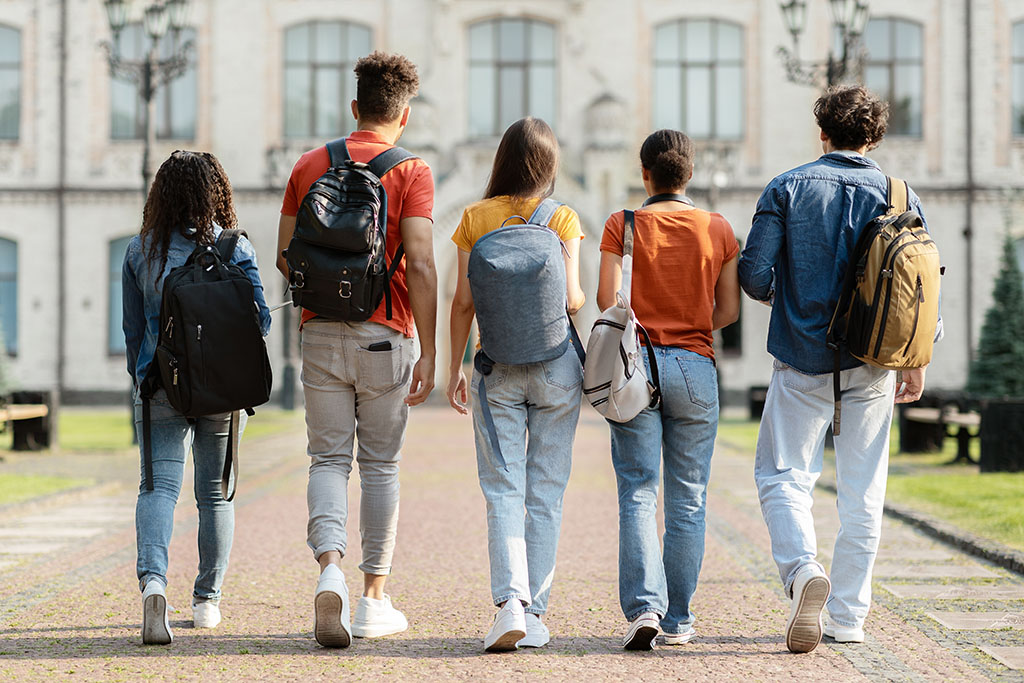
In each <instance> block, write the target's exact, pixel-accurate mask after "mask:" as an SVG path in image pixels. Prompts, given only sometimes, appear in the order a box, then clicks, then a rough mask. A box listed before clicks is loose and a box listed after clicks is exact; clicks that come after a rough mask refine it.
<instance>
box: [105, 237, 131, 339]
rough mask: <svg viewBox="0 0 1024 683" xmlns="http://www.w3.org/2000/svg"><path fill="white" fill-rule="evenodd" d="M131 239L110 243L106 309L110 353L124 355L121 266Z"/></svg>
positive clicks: (125, 238) (124, 238) (126, 238)
mask: <svg viewBox="0 0 1024 683" xmlns="http://www.w3.org/2000/svg"><path fill="white" fill-rule="evenodd" d="M131 239H132V238H131V237H122V238H120V239H116V240H111V241H110V277H109V290H110V294H109V296H108V302H109V307H108V308H107V340H108V350H109V351H110V353H124V352H125V343H124V328H123V327H122V326H121V318H122V311H123V309H122V305H121V266H122V264H123V263H124V253H125V251H127V249H128V242H129V241H131Z"/></svg>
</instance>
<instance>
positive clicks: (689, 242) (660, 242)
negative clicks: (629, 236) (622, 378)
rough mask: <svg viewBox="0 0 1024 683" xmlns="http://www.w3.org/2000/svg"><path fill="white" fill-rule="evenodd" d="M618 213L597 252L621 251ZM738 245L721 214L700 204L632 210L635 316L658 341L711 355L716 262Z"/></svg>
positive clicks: (726, 257)
mask: <svg viewBox="0 0 1024 683" xmlns="http://www.w3.org/2000/svg"><path fill="white" fill-rule="evenodd" d="M622 233H623V213H622V211H619V212H617V213H613V214H612V215H611V216H609V217H608V221H607V222H606V223H605V224H604V235H603V236H602V237H601V251H607V252H609V253H611V254H617V255H619V256H622ZM739 250H740V247H739V244H738V243H737V242H736V235H735V234H733V231H732V226H731V225H729V222H728V221H727V220H725V218H723V217H722V215H721V214H717V213H709V212H707V211H704V210H703V209H690V210H688V211H643V210H641V211H637V212H636V214H635V219H634V227H633V286H632V292H631V293H630V303H631V304H632V306H633V312H634V313H635V314H636V317H637V320H639V321H640V324H641V325H643V326H644V328H645V329H646V330H647V333H648V334H649V335H650V336H651V342H652V343H654V344H656V345H658V346H677V347H681V348H684V349H687V350H689V351H693V352H695V353H699V354H700V355H702V356H706V357H707V358H711V359H712V360H714V358H715V350H714V348H713V347H712V337H711V327H712V326H711V314H712V313H713V312H714V309H715V284H716V283H717V282H718V275H719V273H720V272H721V271H722V264H724V263H727V262H728V261H731V260H732V259H734V258H736V255H737V254H738V253H739Z"/></svg>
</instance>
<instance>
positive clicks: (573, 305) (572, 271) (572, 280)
mask: <svg viewBox="0 0 1024 683" xmlns="http://www.w3.org/2000/svg"><path fill="white" fill-rule="evenodd" d="M580 239H581V238H580V237H574V238H572V239H569V240H565V242H563V244H564V245H565V250H564V251H563V252H562V256H563V257H564V259H565V295H566V298H567V301H568V305H569V313H575V312H576V311H578V310H580V309H581V308H583V304H584V303H585V302H586V301H587V295H586V294H584V293H583V288H582V287H580ZM467 257H468V254H467Z"/></svg>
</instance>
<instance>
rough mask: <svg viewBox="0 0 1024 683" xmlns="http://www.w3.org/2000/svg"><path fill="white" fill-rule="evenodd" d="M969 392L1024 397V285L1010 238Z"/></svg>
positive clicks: (972, 369) (989, 395)
mask: <svg viewBox="0 0 1024 683" xmlns="http://www.w3.org/2000/svg"><path fill="white" fill-rule="evenodd" d="M967 391H969V392H971V393H973V394H978V395H980V396H988V397H1004V396H1014V397H1024V282H1022V278H1021V270H1020V266H1019V264H1018V263H1017V256H1016V254H1015V253H1014V248H1013V242H1012V241H1011V240H1010V238H1009V236H1007V237H1006V239H1005V240H1004V242H1003V257H1002V260H1001V264H1000V269H999V275H998V276H997V277H996V281H995V286H994V287H993V289H992V306H991V307H990V308H989V309H988V311H986V313H985V324H984V325H983V326H982V328H981V341H980V343H979V344H978V352H977V354H976V357H975V359H974V361H973V362H972V363H971V372H970V376H969V378H968V382H967Z"/></svg>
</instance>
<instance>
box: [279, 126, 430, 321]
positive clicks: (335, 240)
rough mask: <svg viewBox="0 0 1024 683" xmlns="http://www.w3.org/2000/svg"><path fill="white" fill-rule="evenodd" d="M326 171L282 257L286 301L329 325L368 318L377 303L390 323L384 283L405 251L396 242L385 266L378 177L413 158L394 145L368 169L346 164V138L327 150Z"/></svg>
mask: <svg viewBox="0 0 1024 683" xmlns="http://www.w3.org/2000/svg"><path fill="white" fill-rule="evenodd" d="M327 153H328V155H329V156H330V160H331V162H330V163H331V167H330V168H329V169H327V172H326V173H324V174H323V175H322V176H320V178H318V179H317V180H316V182H314V183H313V184H312V185H311V186H310V188H309V191H308V192H307V193H306V196H305V197H303V198H302V204H300V205H299V212H298V215H297V216H296V218H295V232H294V234H293V235H292V240H291V242H290V243H289V245H288V249H287V250H286V251H285V260H286V261H287V263H288V272H289V277H288V281H289V289H290V290H291V293H292V303H293V304H294V305H295V306H301V307H303V308H305V309H308V310H310V311H312V312H313V313H316V314H317V315H319V316H323V317H325V318H330V319H332V320H345V321H349V322H362V321H364V320H369V319H370V316H372V315H373V313H374V311H376V310H377V307H378V306H380V302H381V299H382V298H383V299H384V300H385V308H386V312H387V318H388V320H390V319H391V278H392V276H393V275H394V274H395V270H396V269H397V268H398V264H399V263H401V261H402V256H403V255H404V253H405V250H404V247H403V245H401V244H399V245H398V249H397V250H396V251H395V257H394V258H393V259H392V260H391V266H390V268H389V267H388V264H387V258H386V246H387V232H388V193H387V191H386V190H385V189H384V186H383V185H382V184H381V181H380V179H381V178H383V177H384V174H386V173H387V172H388V171H390V170H391V169H393V168H394V167H395V166H397V165H398V164H400V163H402V162H404V161H408V160H409V159H415V158H416V157H415V156H414V155H413V154H411V153H409V152H408V151H406V150H404V149H402V148H401V147H392V148H391V149H388V150H385V151H384V152H381V153H380V154H378V155H377V156H376V157H374V158H373V159H371V160H370V162H369V163H366V164H364V163H360V162H357V161H352V157H351V156H349V153H348V147H347V145H346V144H345V139H344V138H341V139H338V140H334V141H333V142H329V143H328V144H327Z"/></svg>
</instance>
